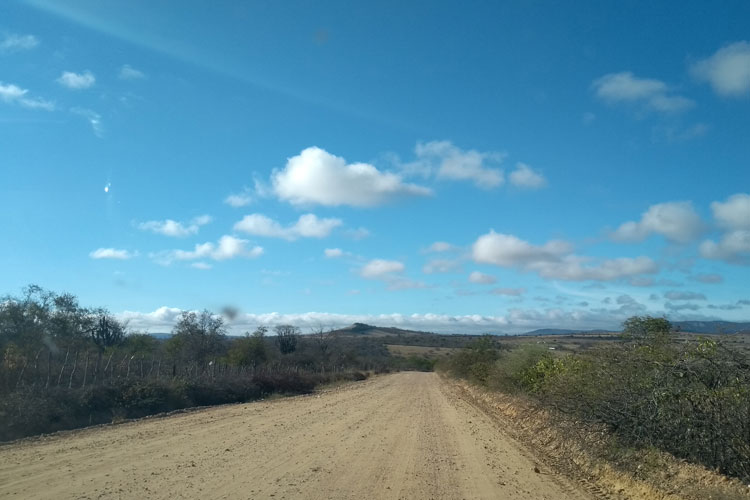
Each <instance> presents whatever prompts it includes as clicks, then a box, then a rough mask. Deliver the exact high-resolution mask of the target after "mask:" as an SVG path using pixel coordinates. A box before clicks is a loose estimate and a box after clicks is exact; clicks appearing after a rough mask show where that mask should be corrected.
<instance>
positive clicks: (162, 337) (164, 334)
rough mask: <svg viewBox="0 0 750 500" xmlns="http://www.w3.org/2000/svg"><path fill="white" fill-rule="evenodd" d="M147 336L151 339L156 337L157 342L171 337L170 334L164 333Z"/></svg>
mask: <svg viewBox="0 0 750 500" xmlns="http://www.w3.org/2000/svg"><path fill="white" fill-rule="evenodd" d="M149 335H151V336H152V337H156V338H157V339H159V340H166V339H168V338H171V337H172V334H171V333H164V332H154V333H149Z"/></svg>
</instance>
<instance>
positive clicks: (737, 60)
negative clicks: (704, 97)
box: [690, 41, 750, 97]
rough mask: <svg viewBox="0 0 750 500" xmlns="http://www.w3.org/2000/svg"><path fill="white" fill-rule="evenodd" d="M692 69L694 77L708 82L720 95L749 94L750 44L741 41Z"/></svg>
mask: <svg viewBox="0 0 750 500" xmlns="http://www.w3.org/2000/svg"><path fill="white" fill-rule="evenodd" d="M690 69H691V72H692V74H693V76H694V77H696V78H697V79H699V80H702V81H706V82H708V83H709V84H710V85H711V87H712V88H713V89H714V92H716V93H717V94H719V95H722V96H727V97H736V96H741V95H743V94H747V93H748V91H750V43H748V42H746V41H741V42H735V43H732V44H730V45H727V46H726V47H722V48H721V49H719V50H717V51H716V53H715V54H714V55H712V56H711V57H709V58H707V59H703V60H701V61H698V62H696V63H695V64H693V65H692V67H691V68H690Z"/></svg>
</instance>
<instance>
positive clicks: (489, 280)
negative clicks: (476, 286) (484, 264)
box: [469, 271, 497, 285]
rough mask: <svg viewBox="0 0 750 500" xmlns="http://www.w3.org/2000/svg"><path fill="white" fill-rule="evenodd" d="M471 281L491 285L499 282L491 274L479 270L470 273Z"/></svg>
mask: <svg viewBox="0 0 750 500" xmlns="http://www.w3.org/2000/svg"><path fill="white" fill-rule="evenodd" d="M469 281H471V282H472V283H480V284H483V285H491V284H493V283H496V282H497V278H495V277H494V276H490V275H489V274H484V273H480V272H479V271H472V272H471V274H469Z"/></svg>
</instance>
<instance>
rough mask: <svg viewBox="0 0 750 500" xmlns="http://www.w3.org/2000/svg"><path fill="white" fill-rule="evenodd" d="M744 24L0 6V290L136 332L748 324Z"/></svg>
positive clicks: (304, 6) (619, 16)
mask: <svg viewBox="0 0 750 500" xmlns="http://www.w3.org/2000/svg"><path fill="white" fill-rule="evenodd" d="M748 25H750V5H748V4H747V2H742V1H737V2H722V3H721V4H715V5H714V4H710V5H709V4H706V3H705V2H683V3H680V5H679V6H678V5H676V4H674V3H670V2H662V3H660V5H651V4H649V3H646V2H618V3H616V4H615V3H609V2H604V3H603V2H577V3H575V5H573V4H562V3H559V2H529V1H515V2H514V1H511V2H502V3H501V2H468V3H462V4H458V3H449V2H444V3H441V2H413V3H410V4H407V3H406V2H360V3H356V2H326V3H325V4H321V3H319V2H228V1H219V2H210V3H206V2H197V1H185V2H179V3H178V2H146V1H131V2H123V1H118V2H116V1H112V0H99V1H94V0H80V1H52V0H27V1H21V0H19V1H9V2H3V4H2V6H0V203H1V204H2V206H1V207H0V208H2V210H0V227H2V228H3V231H4V233H5V241H6V244H5V245H0V263H2V264H0V266H1V267H0V271H2V277H3V279H2V284H3V290H2V292H4V293H11V294H16V293H18V292H19V291H20V289H21V288H22V287H23V286H24V285H26V284H29V283H36V284H40V285H42V286H44V287H46V288H50V289H52V290H55V291H69V292H72V293H75V294H77V295H78V296H79V298H80V300H81V302H82V303H84V304H87V305H98V306H105V307H108V308H109V309H110V310H112V311H114V312H116V313H118V314H120V315H121V317H122V318H124V319H128V320H129V321H130V325H131V327H132V328H134V329H143V330H148V331H165V330H168V329H169V328H170V326H171V324H172V323H173V321H174V318H175V317H176V316H177V314H178V313H179V311H181V310H193V309H203V308H209V309H211V310H214V311H220V310H223V309H225V308H227V307H230V308H233V309H235V310H238V311H239V315H237V316H236V317H235V318H234V319H233V320H232V322H231V327H232V331H233V332H236V333H240V332H242V331H244V330H245V329H252V328H254V327H255V326H256V325H258V324H261V323H262V324H268V325H273V324H278V323H282V322H291V323H294V324H297V325H299V326H302V327H303V328H307V327H311V326H319V325H320V326H323V327H328V326H331V327H333V326H340V325H345V324H348V323H352V322H353V321H363V322H369V323H376V324H381V325H395V326H403V327H409V328H419V329H427V330H434V331H443V332H485V331H491V332H517V331H525V330H529V329H533V328H538V327H560V328H614V327H617V326H618V325H619V324H620V323H621V321H622V320H623V319H625V318H627V317H629V316H631V315H634V314H653V315H663V314H664V315H667V316H668V317H669V318H670V319H675V320H677V319H718V318H721V319H727V320H738V321H739V320H748V319H750V289H749V288H748V282H750V280H749V278H750V194H748V193H750V140H748V138H749V137H750V113H749V112H750V32H748V30H747V26H748Z"/></svg>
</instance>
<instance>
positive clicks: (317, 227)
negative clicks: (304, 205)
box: [234, 214, 342, 241]
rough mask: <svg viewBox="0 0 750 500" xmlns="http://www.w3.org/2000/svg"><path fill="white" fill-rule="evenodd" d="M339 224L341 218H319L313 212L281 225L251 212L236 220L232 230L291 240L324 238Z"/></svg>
mask: <svg viewBox="0 0 750 500" xmlns="http://www.w3.org/2000/svg"><path fill="white" fill-rule="evenodd" d="M341 224H342V222H341V219H319V218H318V217H317V216H316V215H315V214H304V215H300V217H299V219H298V220H297V222H295V223H294V224H291V225H289V226H287V227H283V226H281V224H279V223H278V222H276V221H275V220H273V219H271V218H269V217H266V216H265V215H262V214H251V215H246V216H245V217H243V218H242V220H241V221H239V222H237V223H236V224H235V225H234V230H235V231H241V232H243V233H247V234H252V235H254V236H265V237H269V238H283V239H286V240H289V241H293V240H296V239H298V238H325V237H327V236H328V235H330V234H331V231H333V230H334V229H335V228H337V227H339V226H340V225H341Z"/></svg>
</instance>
